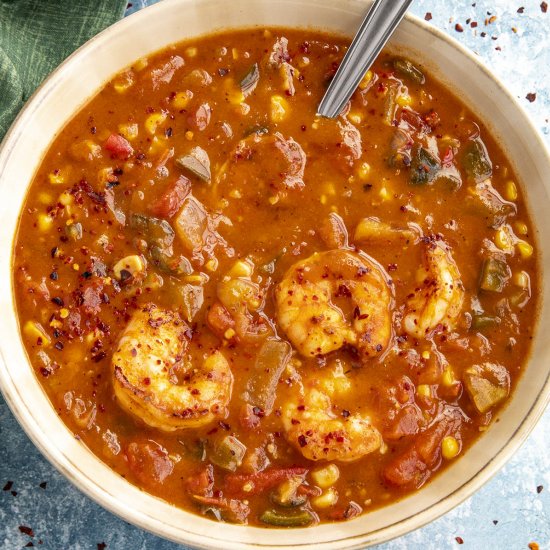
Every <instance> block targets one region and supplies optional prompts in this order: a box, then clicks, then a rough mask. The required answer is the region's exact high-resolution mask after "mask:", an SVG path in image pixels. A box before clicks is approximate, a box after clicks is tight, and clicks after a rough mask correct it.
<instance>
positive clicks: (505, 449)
mask: <svg viewBox="0 0 550 550" xmlns="http://www.w3.org/2000/svg"><path fill="white" fill-rule="evenodd" d="M204 1H208V0H199V2H197V0H164V1H163V2H159V3H156V4H153V5H151V6H147V7H145V8H143V9H140V10H138V11H137V12H134V13H132V14H131V15H129V16H127V17H124V18H123V19H121V20H119V21H117V22H116V23H114V24H113V25H111V26H109V27H108V28H106V29H105V30H103V31H102V32H101V33H99V34H97V35H96V36H94V37H92V38H91V39H90V40H88V41H87V42H86V43H84V44H83V45H82V46H80V47H79V48H78V49H77V50H75V51H74V52H73V53H72V54H71V55H70V56H69V57H67V58H66V59H65V60H64V61H63V62H62V63H61V64H60V65H59V66H58V67H57V68H56V69H55V70H54V71H52V72H51V73H50V74H49V75H48V77H47V78H46V79H45V80H44V81H43V82H42V84H41V85H40V86H39V87H38V88H37V89H36V91H35V92H34V93H33V94H32V96H31V97H30V98H29V100H28V101H27V103H26V104H25V106H24V107H23V108H22V110H21V111H20V112H19V113H18V115H17V117H16V118H15V120H14V121H13V123H12V125H11V126H10V128H9V129H8V131H7V132H6V135H5V136H4V139H3V140H2V141H1V142H0V179H1V176H2V173H3V169H4V167H5V165H6V164H7V163H8V160H9V157H10V154H11V152H12V149H13V147H14V145H15V144H16V142H17V140H18V139H19V137H20V129H21V127H23V126H24V125H25V124H26V123H27V121H28V119H30V118H32V116H33V113H34V111H36V109H37V108H38V107H39V105H40V104H41V103H42V102H43V101H44V99H45V98H46V97H47V96H48V95H49V94H50V93H52V90H53V89H54V88H55V87H56V86H57V85H58V84H57V82H58V80H60V79H62V77H63V74H64V73H65V72H66V71H70V70H72V69H73V66H74V65H75V64H76V63H78V60H79V58H80V57H81V56H83V55H84V54H85V53H86V52H87V51H88V50H89V49H91V48H92V47H94V46H98V45H101V44H104V43H106V42H108V41H109V40H110V38H111V37H112V36H113V35H116V34H118V33H119V32H123V31H124V29H125V28H126V27H127V26H130V25H134V24H135V23H134V22H136V23H137V21H138V19H143V20H145V18H146V17H147V16H148V15H150V14H152V13H153V11H159V12H162V11H163V10H165V9H166V10H168V9H170V6H171V5H178V4H180V5H185V4H192V3H199V4H200V3H201V2H204ZM314 1H318V0H314ZM356 1H357V2H359V3H361V4H364V5H365V9H366V8H367V7H368V5H369V4H370V3H371V2H372V0H356ZM405 19H406V20H407V21H409V22H410V23H412V24H413V25H414V26H416V27H420V29H421V30H423V31H424V32H427V33H429V34H431V35H432V36H433V37H434V38H435V39H436V40H441V41H443V42H446V43H447V44H449V45H450V46H451V47H452V48H453V49H454V50H456V51H457V52H458V54H460V55H461V56H464V57H466V58H467V59H468V60H469V61H470V62H472V63H473V64H475V65H476V67H477V68H478V69H479V70H481V71H482V72H483V73H484V74H485V76H487V77H488V78H489V79H490V80H492V81H493V82H494V83H495V84H496V85H497V86H498V88H499V89H500V92H501V93H502V94H503V95H504V96H506V99H507V100H508V101H509V102H510V103H511V104H512V105H513V106H514V108H515V109H516V111H517V113H518V114H519V115H520V117H521V119H522V122H523V124H524V125H525V127H526V130H527V131H528V133H529V134H530V137H531V138H532V139H534V140H536V142H537V146H538V147H539V149H540V150H541V151H542V152H543V153H544V157H545V158H544V161H543V162H545V163H546V164H547V165H548V166H550V148H549V146H548V145H547V144H546V143H545V141H544V140H543V138H542V134H541V132H540V130H539V128H537V127H536V126H535V124H534V123H533V122H532V120H531V118H530V116H529V114H528V113H527V111H526V109H525V108H524V107H523V105H522V104H521V103H520V102H519V101H518V99H517V98H516V97H515V96H514V95H513V94H512V93H511V92H510V91H509V90H508V88H507V87H506V86H505V85H504V84H503V82H502V81H501V79H500V78H499V77H498V76H496V75H495V74H493V73H492V72H491V71H490V70H489V68H488V67H487V66H486V65H485V63H484V62H483V61H482V60H481V59H480V58H479V57H477V56H476V55H475V54H474V53H473V52H472V51H471V50H469V49H468V48H467V47H466V46H464V45H462V44H461V43H460V42H458V41H457V40H456V39H455V38H454V37H452V36H451V35H449V34H447V33H446V32H445V31H443V30H440V29H439V28H437V27H435V26H433V25H431V24H429V23H427V22H425V21H424V20H422V19H421V18H420V17H417V16H415V15H413V14H410V13H407V14H406V15H405ZM264 26H265V25H263V24H258V25H245V26H242V27H226V28H220V29H217V30H212V31H210V32H209V33H207V34H206V35H208V34H212V33H215V32H220V31H221V32H223V31H224V30H237V29H239V28H242V29H245V28H261V27H264ZM292 28H296V29H300V28H303V29H307V28H318V29H319V30H324V29H323V28H322V27H314V26H312V27H307V26H306V25H304V26H303V27H300V26H293V27H292ZM206 35H202V36H206ZM185 38H186V37H185V36H182V38H181V40H182V41H183V40H185ZM151 53H155V51H153V52H151ZM122 68H123V67H121V69H122ZM100 89H101V88H97V89H96V90H95V92H96V93H97V91H99V90H100ZM91 97H93V95H90V96H89V97H88V99H87V100H85V101H84V102H83V104H82V105H80V107H79V108H78V110H80V109H82V107H83V106H84V105H85V104H86V103H87V102H88V101H89V100H90V99H91ZM78 110H77V111H75V112H78ZM73 115H74V113H73ZM20 206H21V205H18V207H20ZM16 235H17V233H15V234H14V235H13V236H12V239H11V250H12V258H13V249H14V242H15V238H16ZM10 263H11V262H10ZM541 283H542V276H541ZM13 284H14V281H13V277H12V280H11V288H12V289H13ZM541 294H542V292H541ZM11 298H12V300H11V303H12V308H13V306H14V299H13V296H12V297H11ZM541 309H542V304H541ZM539 323H540V319H539ZM535 333H536V334H537V338H539V337H540V336H538V327H537V329H535ZM19 345H22V343H21V342H19ZM8 363H9V361H7V360H6V357H5V354H4V350H3V349H2V345H1V343H0V390H1V391H2V394H3V396H4V398H5V400H6V403H7V405H8V406H9V408H10V409H11V411H12V413H13V415H14V417H15V418H16V420H17V421H18V423H19V425H20V426H21V427H22V428H23V430H24V431H25V433H26V434H27V436H28V437H29V438H30V439H31V441H32V442H33V443H34V445H35V446H36V447H37V448H38V449H39V451H40V452H41V454H42V455H43V456H44V457H45V458H46V459H47V460H48V461H49V462H50V464H52V465H53V466H54V467H55V468H56V469H57V470H58V471H59V472H61V473H62V474H63V476H64V477H65V478H66V479H68V480H69V481H70V482H71V483H72V484H73V485H74V486H76V487H77V488H78V489H79V490H80V491H81V492H83V493H84V494H85V495H86V496H88V497H89V498H91V499H92V500H93V501H94V502H95V503H97V504H99V505H100V506H102V507H103V508H105V509H106V510H108V511H109V512H111V513H113V514H115V515H116V516H117V517H119V518H122V519H123V520H125V521H129V522H131V523H132V524H133V525H136V526H138V527H140V528H141V529H144V530H145V531H148V532H150V533H153V534H155V535H157V536H160V537H163V538H166V539H168V540H172V541H175V542H179V543H183V542H185V543H186V544H192V545H193V546H195V547H200V548H208V549H216V548H219V546H217V545H218V544H219V543H220V542H221V541H222V539H220V538H216V537H214V536H210V535H207V536H206V535H204V534H198V533H195V532H190V531H188V530H187V529H184V528H183V527H182V528H181V529H180V531H179V532H180V536H179V537H178V536H175V535H174V533H173V532H167V531H168V530H167V529H166V527H167V526H166V524H163V523H162V522H160V521H158V520H157V518H152V517H151V516H149V515H147V513H146V512H144V511H142V510H137V509H135V508H132V509H127V508H125V507H124V506H123V504H122V503H121V502H120V501H118V500H117V498H116V496H115V495H114V494H112V493H111V492H109V491H108V490H107V489H106V488H104V487H102V486H100V485H99V483H98V482H97V481H96V480H94V479H93V477H92V475H91V474H90V473H88V472H85V471H82V470H80V469H79V467H78V465H77V464H75V463H74V461H73V460H72V459H71V458H70V457H68V456H66V455H65V454H64V453H63V452H62V451H61V450H60V449H59V448H57V447H53V446H52V445H51V441H50V439H49V438H48V436H47V434H46V432H44V431H43V430H42V429H41V428H40V426H39V425H38V423H37V421H36V419H35V418H34V417H33V416H32V411H30V409H29V407H28V405H27V404H26V403H25V401H24V398H23V397H22V396H21V395H20V394H19V390H18V388H17V387H16V386H15V385H14V384H13V381H12V380H11V379H8V378H7V377H5V376H4V370H5V373H6V375H9V370H8V369H7V365H8ZM27 366H29V365H27ZM549 402H550V370H549V372H548V374H547V377H546V380H545V382H544V385H543V387H542V389H541V391H540V392H539V394H538V395H537V398H536V400H535V401H534V402H533V403H532V405H531V407H530V408H529V411H528V413H527V414H526V415H525V417H524V418H523V420H522V422H521V424H520V425H519V426H518V427H517V429H516V430H515V431H514V432H513V433H512V434H510V436H509V439H508V440H507V442H506V443H504V444H503V446H502V448H501V450H500V452H499V453H498V454H497V455H496V456H494V457H493V458H491V459H490V460H488V461H487V462H486V463H485V464H484V465H483V466H482V467H481V469H479V470H478V471H477V472H476V473H475V474H474V475H473V476H472V477H470V478H469V479H468V480H466V481H465V482H464V483H462V484H461V485H460V487H459V488H457V489H456V490H455V491H453V492H451V493H449V494H445V495H444V496H443V497H442V498H441V499H440V500H439V501H437V502H434V503H432V504H431V505H430V506H428V507H427V508H425V509H423V510H421V511H420V513H419V514H416V515H410V516H408V517H406V518H404V519H402V520H399V521H397V522H395V523H392V524H389V525H386V526H384V527H381V528H379V529H374V530H371V531H368V532H367V533H362V534H359V535H352V536H348V537H345V538H340V539H334V540H330V541H323V542H321V543H319V542H315V543H304V544H292V545H291V547H301V548H313V547H314V546H315V547H317V548H336V546H333V545H334V544H338V543H340V544H343V543H346V544H345V548H364V547H365V545H368V546H370V545H373V544H378V543H381V542H385V541H388V540H391V539H393V538H396V537H399V536H402V535H404V534H406V533H408V532H410V531H412V530H415V529H418V528H420V527H423V526H424V525H426V524H427V523H429V522H431V521H434V520H435V519H437V518H438V517H440V516H442V515H444V514H445V513H447V512H448V511H449V510H451V509H452V508H454V507H456V506H458V505H459V504H460V503H462V502H463V501H464V500H466V499H467V498H468V497H470V496H471V495H472V494H473V493H474V492H475V491H476V490H478V489H479V488H480V487H481V486H482V485H484V484H485V483H487V481H488V480H489V479H490V478H492V477H493V476H494V475H495V474H496V473H497V472H498V471H499V470H500V469H501V468H502V466H503V465H504V464H505V463H506V462H507V461H508V460H509V459H510V458H511V457H512V455H513V454H514V453H515V452H516V451H517V450H518V448H519V447H520V446H521V445H522V444H523V443H524V441H525V440H526V438H527V437H528V435H529V433H530V432H531V431H532V429H533V428H534V427H535V425H536V423H537V422H538V420H539V419H540V417H541V416H542V414H543V413H544V410H545V409H546V407H547V405H548V403H549ZM25 411H26V414H25V415H24V414H23V412H25ZM88 452H89V453H91V451H90V450H89V449H88ZM92 454H93V453H92ZM100 460H101V459H100ZM106 467H107V468H108V466H106ZM213 525H215V524H214V523H213ZM163 526H164V528H165V529H164V531H163V530H162V528H163ZM244 529H250V527H244V526H243V530H244ZM260 530H261V531H263V532H273V530H272V529H260ZM184 533H185V535H186V537H187V538H185V539H183V538H182V536H183V534H184ZM350 542H351V544H349V543H350ZM224 543H225V547H226V548H228V549H229V548H262V549H267V548H274V549H281V548H284V547H290V546H287V545H286V544H276V541H274V542H273V543H269V544H263V543H256V542H250V541H247V542H244V543H240V542H233V541H224ZM338 547H339V548H342V547H343V546H341V545H340V546H338Z"/></svg>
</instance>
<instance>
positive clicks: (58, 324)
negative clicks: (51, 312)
mask: <svg viewBox="0 0 550 550" xmlns="http://www.w3.org/2000/svg"><path fill="white" fill-rule="evenodd" d="M50 327H52V328H61V327H63V323H62V322H61V321H60V320H59V319H56V318H55V317H54V318H53V319H52V320H51V321H50Z"/></svg>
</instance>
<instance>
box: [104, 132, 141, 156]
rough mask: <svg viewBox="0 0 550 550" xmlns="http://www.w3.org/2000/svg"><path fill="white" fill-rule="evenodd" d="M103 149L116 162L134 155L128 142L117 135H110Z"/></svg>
mask: <svg viewBox="0 0 550 550" xmlns="http://www.w3.org/2000/svg"><path fill="white" fill-rule="evenodd" d="M104 147H105V149H106V150H107V151H109V153H111V155H112V156H113V157H114V158H116V159H118V160H127V159H129V158H130V157H131V156H132V155H133V153H134V149H133V148H132V146H131V145H130V143H129V142H128V140H126V139H125V138H123V137H122V136H119V135H118V134H111V135H110V136H109V137H108V138H107V141H106V142H105V145H104Z"/></svg>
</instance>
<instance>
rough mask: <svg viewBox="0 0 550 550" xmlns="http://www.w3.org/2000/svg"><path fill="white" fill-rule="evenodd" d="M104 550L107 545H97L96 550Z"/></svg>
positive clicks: (100, 543) (99, 543)
mask: <svg viewBox="0 0 550 550" xmlns="http://www.w3.org/2000/svg"><path fill="white" fill-rule="evenodd" d="M105 548H107V545H106V544H105V543H104V542H98V543H97V550H105Z"/></svg>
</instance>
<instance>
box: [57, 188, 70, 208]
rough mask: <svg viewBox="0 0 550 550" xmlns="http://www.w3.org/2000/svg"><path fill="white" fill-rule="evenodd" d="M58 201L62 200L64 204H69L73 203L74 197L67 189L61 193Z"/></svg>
mask: <svg viewBox="0 0 550 550" xmlns="http://www.w3.org/2000/svg"><path fill="white" fill-rule="evenodd" d="M57 200H58V202H60V203H61V204H62V205H63V206H68V205H69V204H72V203H73V202H74V197H73V196H72V195H71V194H70V193H67V191H64V192H63V193H61V195H59V198H58V199H57Z"/></svg>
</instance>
